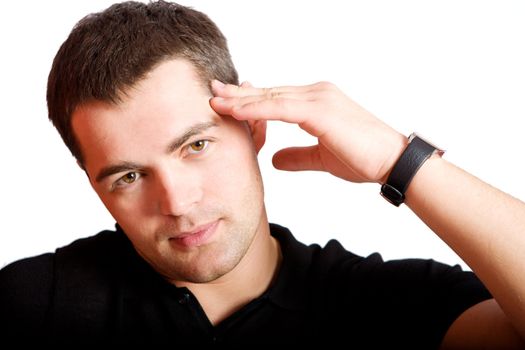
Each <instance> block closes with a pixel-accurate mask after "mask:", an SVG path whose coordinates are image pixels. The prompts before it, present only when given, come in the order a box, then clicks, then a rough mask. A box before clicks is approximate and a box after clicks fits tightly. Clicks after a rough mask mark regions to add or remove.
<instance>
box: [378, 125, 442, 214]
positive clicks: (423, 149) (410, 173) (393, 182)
mask: <svg viewBox="0 0 525 350" xmlns="http://www.w3.org/2000/svg"><path fill="white" fill-rule="evenodd" d="M443 152H444V151H443V150H441V149H440V148H439V147H436V146H434V145H433V144H431V143H430V142H428V141H426V140H425V139H423V138H421V137H420V136H418V135H417V134H415V133H412V134H411V135H410V136H409V138H408V145H407V146H406V147H405V149H404V150H403V152H402V153H401V156H400V157H399V158H398V160H397V161H396V162H395V163H394V166H393V167H392V169H391V171H390V173H389V175H388V177H387V179H386V181H385V182H384V183H383V185H382V186H381V192H380V193H381V195H382V196H383V197H384V198H385V199H386V200H388V201H389V202H390V203H392V204H393V205H395V206H399V205H400V204H402V203H403V202H404V201H405V194H406V192H407V189H408V186H409V185H410V183H411V181H412V180H413V178H414V176H415V175H416V173H417V172H418V171H419V170H420V168H421V166H422V165H423V164H424V163H425V162H426V161H427V160H428V159H429V158H430V157H432V156H433V155H439V156H441V155H442V154H443Z"/></svg>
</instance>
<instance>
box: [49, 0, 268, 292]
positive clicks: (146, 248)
mask: <svg viewBox="0 0 525 350" xmlns="http://www.w3.org/2000/svg"><path fill="white" fill-rule="evenodd" d="M213 78H215V79H219V80H222V81H225V82H229V83H233V84H236V83H237V73H236V72H235V69H234V67H233V64H232V63H231V59H230V55H229V53H228V50H227V47H226V42H225V39H224V37H223V36H222V34H221V33H220V32H219V30H218V29H217V27H216V26H215V25H214V24H213V23H212V22H211V21H210V20H209V19H208V18H207V17H206V16H205V15H204V14H202V13H199V12H196V11H194V10H191V9H189V8H185V7H182V6H179V5H176V4H171V3H166V2H155V3H150V4H142V3H134V2H127V3H122V4H117V5H113V6H112V7H110V8H108V9H107V10H106V11H104V12H101V13H98V14H92V15H89V16H87V17H85V18H84V19H83V20H81V21H80V22H79V23H78V24H77V25H76V26H75V28H74V29H73V31H72V33H71V34H70V36H69V38H68V39H67V40H66V42H65V43H64V44H63V45H62V47H61V48H60V50H59V52H58V53H57V56H56V58H55V61H54V62H53V67H52V70H51V73H50V76H49V84H48V105H49V116H50V119H51V120H52V121H53V123H54V125H55V126H56V127H57V129H58V131H59V132H60V134H61V136H62V138H63V139H64V142H65V143H66V145H67V146H68V147H69V149H70V150H71V152H72V153H73V155H75V157H76V158H77V161H78V163H79V164H80V165H81V166H82V168H83V169H84V170H85V172H86V173H87V175H88V178H89V181H90V183H91V185H92V187H93V188H94V190H95V191H96V192H97V194H98V195H99V197H100V198H101V200H102V202H103V203H104V204H105V206H106V207H107V208H108V210H109V211H110V212H111V214H112V215H113V217H114V218H115V219H116V220H117V222H118V223H119V224H120V226H121V227H122V228H123V230H124V231H125V232H126V234H127V236H128V237H129V239H130V240H131V242H132V243H133V245H134V247H135V249H136V250H137V252H138V253H139V254H140V255H141V256H142V257H143V258H144V259H145V260H146V261H148V262H149V263H150V264H151V265H152V266H153V267H154V268H155V269H156V270H157V271H158V272H159V273H161V274H162V275H164V276H165V277H166V278H167V279H169V280H174V281H188V282H194V283H204V282H209V281H213V280H216V279H217V278H220V277H221V276H223V275H225V274H227V273H228V272H229V271H231V270H232V269H233V268H235V266H237V264H238V263H239V262H240V261H241V259H242V258H243V257H244V256H245V254H246V252H247V251H248V250H249V248H250V246H251V244H252V242H253V241H254V238H255V237H256V236H257V234H258V233H260V231H261V228H264V227H266V226H267V221H266V216H265V210H264V204H263V196H264V195H263V185H262V180H261V176H260V171H259V167H258V163H257V152H258V150H259V149H260V148H261V147H262V143H257V142H255V143H254V141H253V140H254V138H253V134H254V133H264V128H265V126H264V125H262V124H260V125H257V124H250V125H248V124H246V123H242V122H238V121H236V120H234V119H233V118H231V117H227V116H219V115H217V114H216V113H215V112H214V111H213V109H212V108H211V107H210V105H209V99H210V97H211V92H210V86H209V84H210V81H211V79H213ZM257 139H261V138H260V137H258V138H257ZM263 139H264V138H262V140H263Z"/></svg>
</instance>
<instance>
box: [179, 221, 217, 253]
mask: <svg viewBox="0 0 525 350" xmlns="http://www.w3.org/2000/svg"><path fill="white" fill-rule="evenodd" d="M218 225H219V220H216V221H213V222H210V223H208V224H205V225H202V226H198V227H197V228H195V229H193V230H191V231H187V232H182V233H180V234H178V235H177V236H176V237H172V238H170V242H172V243H173V244H176V245H178V246H180V247H184V248H191V247H198V246H200V245H203V244H205V243H206V242H208V241H209V239H210V238H211V236H212V235H213V234H214V233H215V231H216V230H217V226H218Z"/></svg>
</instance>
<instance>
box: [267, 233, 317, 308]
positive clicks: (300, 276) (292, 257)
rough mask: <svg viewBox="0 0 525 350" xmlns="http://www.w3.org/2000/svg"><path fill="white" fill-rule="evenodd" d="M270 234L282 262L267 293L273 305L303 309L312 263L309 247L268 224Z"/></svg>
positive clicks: (289, 234) (290, 234)
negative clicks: (279, 252)
mask: <svg viewBox="0 0 525 350" xmlns="http://www.w3.org/2000/svg"><path fill="white" fill-rule="evenodd" d="M270 232H271V235H272V236H273V237H275V238H276V239H277V240H278V241H279V244H280V247H281V252H282V256H283V259H282V262H281V266H280V269H279V272H278V274H277V278H276V279H275V282H274V283H273V285H272V286H271V287H270V289H269V290H268V292H267V297H268V299H269V300H270V301H271V302H273V303H274V304H276V305H278V306H280V307H282V308H285V309H291V310H299V309H304V308H305V305H306V297H307V295H308V293H306V292H305V291H307V290H308V289H309V285H308V270H309V268H310V265H311V262H312V250H311V247H308V246H306V245H305V244H303V243H301V242H299V241H297V240H296V239H295V237H294V236H293V235H292V233H291V232H290V230H288V229H287V228H285V227H282V226H279V225H277V224H273V223H272V224H270Z"/></svg>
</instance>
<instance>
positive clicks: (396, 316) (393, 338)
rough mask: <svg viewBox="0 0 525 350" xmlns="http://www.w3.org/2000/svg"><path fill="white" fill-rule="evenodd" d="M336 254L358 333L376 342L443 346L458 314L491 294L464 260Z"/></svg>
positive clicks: (342, 287)
mask: <svg viewBox="0 0 525 350" xmlns="http://www.w3.org/2000/svg"><path fill="white" fill-rule="evenodd" d="M328 245H330V244H328ZM332 245H334V243H332ZM335 245H336V246H337V245H338V243H337V244H335ZM326 248H328V249H329V250H330V249H337V250H339V249H343V248H342V247H340V246H339V248H337V247H335V246H334V247H326ZM326 248H325V249H326ZM336 255H338V256H339V258H338V259H335V261H337V263H336V264H335V265H333V266H337V268H335V269H334V271H337V273H336V275H338V276H337V277H336V279H337V280H339V281H341V282H340V284H339V288H340V290H341V291H343V293H344V295H343V294H340V298H341V299H340V300H342V304H343V305H344V307H345V312H346V313H347V314H348V315H352V318H351V319H352V321H351V322H350V324H351V326H352V327H354V329H356V330H357V332H356V333H359V334H363V335H366V336H367V337H369V338H370V341H371V342H372V344H373V343H374V342H378V345H380V346H385V345H387V344H388V346H393V344H396V345H398V346H396V347H399V348H420V349H429V348H438V347H439V345H440V344H441V341H442V339H443V337H444V336H445V333H446V332H447V330H448V328H449V327H450V326H451V324H452V323H453V322H454V320H456V319H457V318H458V317H459V316H460V315H461V314H462V313H463V312H464V311H466V310H467V309H468V308H470V307H471V306H473V305H475V304H477V303H479V302H481V301H484V300H487V299H490V298H492V296H491V295H490V293H489V291H488V290H487V289H486V288H485V286H484V285H483V284H482V283H481V281H480V280H479V279H478V278H477V277H476V275H475V274H474V273H472V272H470V271H464V270H462V269H461V267H460V266H459V265H455V266H450V265H447V264H443V263H440V262H437V261H434V260H431V259H429V260H424V259H403V260H391V261H386V262H385V261H383V259H382V257H381V255H379V254H377V253H374V254H372V255H370V256H368V257H366V258H363V257H358V256H356V255H353V254H352V253H348V252H347V253H346V254H344V253H341V252H338V253H336ZM344 256H346V258H343V257H344ZM341 274H343V276H341ZM370 330H373V334H374V335H373V336H371V333H370V332H371V331H370Z"/></svg>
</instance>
